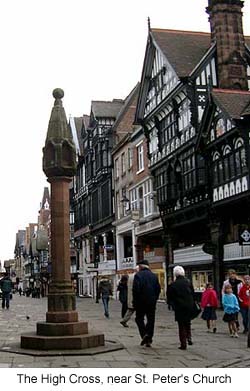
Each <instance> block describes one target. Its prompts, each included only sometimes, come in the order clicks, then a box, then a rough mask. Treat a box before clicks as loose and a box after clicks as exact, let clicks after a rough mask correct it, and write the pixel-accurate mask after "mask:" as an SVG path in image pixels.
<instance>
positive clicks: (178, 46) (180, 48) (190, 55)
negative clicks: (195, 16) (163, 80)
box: [151, 28, 211, 77]
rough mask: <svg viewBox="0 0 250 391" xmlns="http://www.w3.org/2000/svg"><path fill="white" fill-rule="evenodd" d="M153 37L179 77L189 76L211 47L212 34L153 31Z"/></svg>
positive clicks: (154, 29)
mask: <svg viewBox="0 0 250 391" xmlns="http://www.w3.org/2000/svg"><path fill="white" fill-rule="evenodd" d="M151 36H152V37H153V40H154V41H155V43H156V44H157V45H158V46H159V48H160V49H161V51H162V52H163V54H164V55H165V56H166V58H167V59H168V61H169V62H170V64H171V65H172V66H173V68H174V70H175V72H176V73H177V75H178V76H179V77H185V76H189V75H190V74H191V72H192V71H193V70H194V68H195V67H196V66H197V64H198V63H199V62H200V61H201V59H202V58H203V57H204V55H205V54H206V52H207V50H208V49H209V48H210V47H211V34H210V33H204V32H195V31H182V30H165V29H157V28H153V29H151Z"/></svg>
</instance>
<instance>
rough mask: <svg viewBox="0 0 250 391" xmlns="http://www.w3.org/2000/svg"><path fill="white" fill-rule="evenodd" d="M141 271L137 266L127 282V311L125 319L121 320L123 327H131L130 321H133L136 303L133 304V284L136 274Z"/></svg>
mask: <svg viewBox="0 0 250 391" xmlns="http://www.w3.org/2000/svg"><path fill="white" fill-rule="evenodd" d="M138 271H139V267H138V266H137V267H136V269H135V272H134V273H131V274H129V275H128V282H127V288H128V289H127V307H128V308H127V311H126V313H125V315H124V317H123V318H122V320H121V322H120V323H121V325H122V326H123V327H129V326H128V321H129V320H130V319H131V317H132V315H133V313H134V312H135V309H134V303H133V282H134V277H135V273H136V272H138Z"/></svg>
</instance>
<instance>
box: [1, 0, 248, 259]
mask: <svg viewBox="0 0 250 391" xmlns="http://www.w3.org/2000/svg"><path fill="white" fill-rule="evenodd" d="M206 5H207V0H191V1H187V0H174V1H170V0H126V1H124V0H22V1H20V0H8V1H2V2H1V5H0V36H1V46H0V47H1V72H0V108H1V153H0V169H1V193H0V201H1V203H0V205H1V214H0V259H1V260H2V261H3V260H5V259H9V258H13V251H14V246H15V234H16V232H17V231H18V229H24V228H25V227H26V226H27V225H28V223H30V222H37V212H38V210H39V205H40V202H41V199H42V194H43V188H44V186H47V182H46V178H45V176H44V174H43V171H42V147H43V146H44V142H45V137H46V132H47V125H48V120H49V116H50V111H51V107H52V105H53V98H52V95H51V93H52V90H53V89H54V88H55V87H61V88H63V89H64V92H65V98H64V107H65V110H66V113H67V115H69V114H71V115H72V116H81V115H82V114H89V111H90V103H91V100H112V99H113V98H125V97H126V96H127V95H128V94H129V92H130V90H131V89H132V88H133V87H134V85H135V84H136V83H137V82H138V81H139V80H140V77H141V70H142V64H143V58H144V51H145V46H146V39H147V17H148V16H149V17H150V18H151V26H152V27H161V28H169V29H181V30H195V31H207V32H208V31H210V29H209V23H208V16H207V14H206V13H205V7H206ZM244 14H245V16H244V20H243V24H244V32H245V35H250V0H246V1H245V7H244Z"/></svg>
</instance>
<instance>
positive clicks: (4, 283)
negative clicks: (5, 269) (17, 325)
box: [0, 273, 12, 310]
mask: <svg viewBox="0 0 250 391" xmlns="http://www.w3.org/2000/svg"><path fill="white" fill-rule="evenodd" d="M0 288H1V290H2V308H5V306H6V308H7V310H8V309H9V307H10V294H11V290H12V282H11V279H10V277H9V275H8V273H5V276H4V278H2V279H1V280H0Z"/></svg>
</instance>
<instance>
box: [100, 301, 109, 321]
mask: <svg viewBox="0 0 250 391" xmlns="http://www.w3.org/2000/svg"><path fill="white" fill-rule="evenodd" d="M102 302H103V307H104V315H105V316H106V318H108V317H109V296H102Z"/></svg>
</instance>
